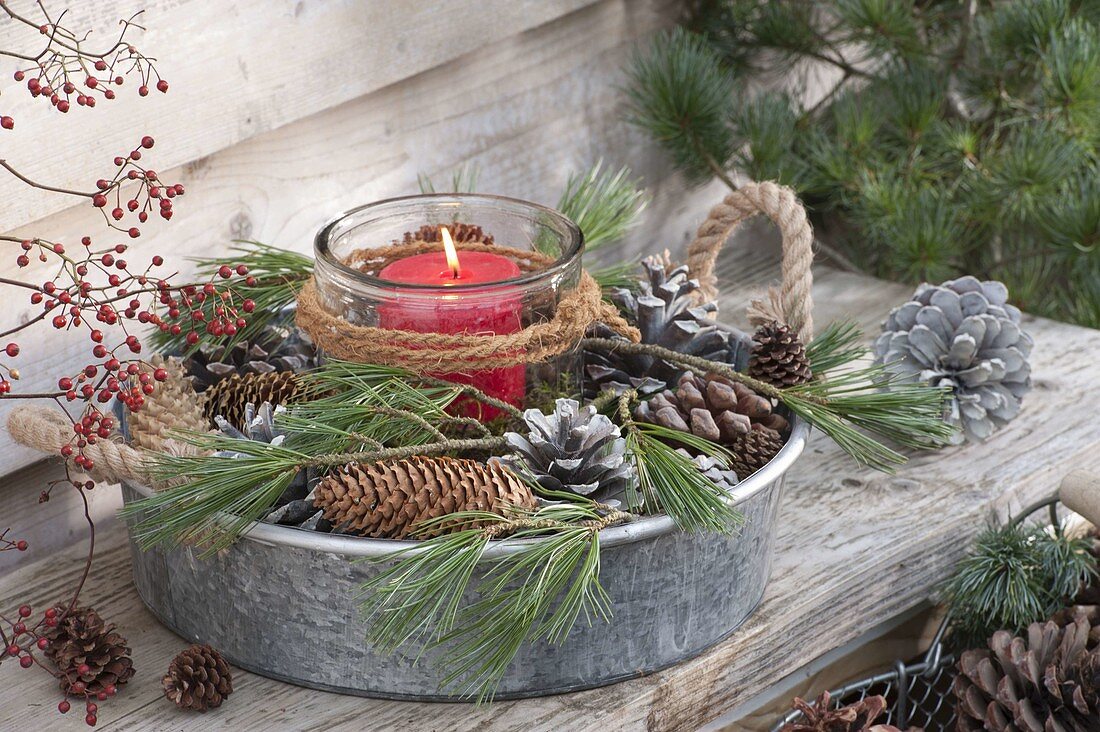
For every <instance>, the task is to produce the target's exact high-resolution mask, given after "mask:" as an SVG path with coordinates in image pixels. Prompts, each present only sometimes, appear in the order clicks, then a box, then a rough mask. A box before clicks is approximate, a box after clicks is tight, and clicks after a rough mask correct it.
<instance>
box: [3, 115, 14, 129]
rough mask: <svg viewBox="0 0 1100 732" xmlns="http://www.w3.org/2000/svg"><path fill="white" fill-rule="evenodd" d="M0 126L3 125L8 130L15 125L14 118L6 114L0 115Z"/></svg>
mask: <svg viewBox="0 0 1100 732" xmlns="http://www.w3.org/2000/svg"><path fill="white" fill-rule="evenodd" d="M0 127H3V128H4V129H5V130H10V129H12V128H13V127H15V120H14V119H12V118H11V117H7V116H4V117H0Z"/></svg>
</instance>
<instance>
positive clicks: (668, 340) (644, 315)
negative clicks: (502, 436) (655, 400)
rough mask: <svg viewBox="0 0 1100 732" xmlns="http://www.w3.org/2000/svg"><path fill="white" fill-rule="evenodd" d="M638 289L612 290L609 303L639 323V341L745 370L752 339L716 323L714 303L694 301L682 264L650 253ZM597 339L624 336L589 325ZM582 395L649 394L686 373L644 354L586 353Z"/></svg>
mask: <svg viewBox="0 0 1100 732" xmlns="http://www.w3.org/2000/svg"><path fill="white" fill-rule="evenodd" d="M642 265H643V267H644V269H645V273H644V277H643V278H642V280H641V283H640V290H639V291H638V292H637V293H634V292H632V291H631V290H628V289H622V288H620V289H616V290H613V291H612V292H611V299H612V301H613V302H614V303H615V304H616V305H617V306H618V308H619V310H620V311H622V313H623V315H624V316H625V317H626V318H627V320H629V321H630V322H631V323H633V324H634V325H636V326H637V327H638V330H639V331H640V333H641V336H642V340H641V342H642V343H649V344H654V345H658V346H662V347H664V348H668V349H670V350H673V351H676V352H678V353H685V354H689V355H693V356H699V357H701V358H706V359H709V360H711V361H717V362H719V363H725V364H730V365H732V366H733V367H734V368H736V369H739V370H741V369H744V368H745V366H746V365H747V362H748V353H749V348H750V346H751V341H750V340H749V338H748V336H746V335H744V334H743V333H738V332H736V331H733V330H731V329H725V328H722V327H719V326H718V325H717V324H716V323H715V321H714V314H715V313H716V312H717V310H718V306H717V305H716V304H715V303H713V302H709V303H704V304H702V305H694V304H693V302H692V293H694V292H695V291H696V290H698V289H699V282H698V280H693V279H689V278H688V269H687V267H686V266H683V265H681V266H678V267H671V266H670V265H669V264H668V263H667V262H666V261H665V260H664V259H662V258H658V257H649V258H647V259H646V260H645V261H644V262H643V263H642ZM592 334H593V335H594V336H596V337H599V338H611V339H622V336H620V335H618V334H617V333H615V332H614V331H613V330H611V329H610V328H609V327H607V326H605V325H603V324H597V325H595V326H593V328H592ZM584 358H585V393H586V395H587V396H589V397H593V396H595V395H596V394H597V393H598V392H599V391H601V390H604V389H611V390H614V391H625V390H627V389H636V390H638V391H639V392H640V393H641V394H643V395H645V394H649V393H653V392H655V391H660V390H661V389H664V388H667V387H668V386H670V385H672V384H674V383H675V382H676V380H677V379H678V378H679V377H680V374H682V373H683V372H684V369H682V368H680V367H679V366H677V365H675V364H672V363H669V362H668V361H665V360H663V359H659V358H655V357H653V356H649V355H645V354H624V353H617V352H609V353H604V352H595V351H591V352H585V354H584Z"/></svg>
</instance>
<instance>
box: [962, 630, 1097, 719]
mask: <svg viewBox="0 0 1100 732" xmlns="http://www.w3.org/2000/svg"><path fill="white" fill-rule="evenodd" d="M1098 622H1100V613H1098V612H1097V608H1075V609H1072V610H1070V611H1066V612H1064V613H1060V614H1059V615H1058V616H1056V617H1055V619H1054V620H1049V621H1047V622H1045V623H1032V624H1031V625H1030V626H1028V629H1027V632H1026V635H1024V636H1022V637H1021V636H1017V637H1014V636H1013V635H1012V633H1010V632H1009V631H1006V630H999V631H997V632H996V633H994V634H993V637H992V638H990V640H989V648H988V649H980V650H979V649H974V650H969V651H965V652H964V653H963V654H962V656H961V657H960V658H959V663H958V669H959V673H958V675H957V676H956V677H955V681H954V683H953V686H952V691H953V692H954V694H955V698H956V711H957V716H958V720H959V721H958V729H959V730H960V731H961V732H971V731H973V732H980V731H981V730H1016V731H1017V732H1049V731H1050V730H1066V732H1093V731H1095V730H1097V729H1100V724H1098V722H1097V720H1100V633H1098V632H1097V631H1098V630H1100V626H1098Z"/></svg>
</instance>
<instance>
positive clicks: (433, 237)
mask: <svg viewBox="0 0 1100 732" xmlns="http://www.w3.org/2000/svg"><path fill="white" fill-rule="evenodd" d="M447 231H449V232H450V233H451V239H452V240H453V241H454V242H455V243H456V244H464V243H466V242H477V243H481V244H492V243H493V237H492V235H491V234H486V233H485V232H484V231H483V230H482V228H481V227H480V226H476V225H474V224H463V223H460V222H455V223H453V224H447ZM441 240H442V237H441V235H440V233H439V227H438V226H432V225H431V224H424V225H423V226H421V227H420V228H419V229H417V230H416V231H406V232H405V237H404V243H405V244H411V243H413V242H417V241H426V242H437V241H441Z"/></svg>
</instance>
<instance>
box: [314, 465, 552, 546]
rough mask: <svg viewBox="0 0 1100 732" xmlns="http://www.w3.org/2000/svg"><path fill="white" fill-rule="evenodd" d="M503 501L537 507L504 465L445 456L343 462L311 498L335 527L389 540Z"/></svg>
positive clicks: (495, 507) (434, 533)
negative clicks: (420, 525) (422, 524)
mask: <svg viewBox="0 0 1100 732" xmlns="http://www.w3.org/2000/svg"><path fill="white" fill-rule="evenodd" d="M503 504H511V505H513V506H516V507H519V508H534V507H535V505H536V503H535V498H534V495H533V494H532V493H531V489H530V488H528V487H527V485H526V484H525V483H524V482H523V481H522V480H520V479H519V477H518V476H516V474H515V473H513V472H512V471H510V470H508V469H507V468H505V467H503V466H502V465H499V464H497V463H495V462H494V463H490V464H488V465H484V464H481V463H478V462H475V461H473V460H459V459H455V458H449V457H436V458H428V457H414V458H409V459H407V460H385V461H380V462H377V463H369V464H355V463H353V464H350V465H346V466H344V467H343V468H341V469H340V470H338V471H336V472H335V473H332V474H330V475H329V476H327V477H326V478H325V479H324V480H322V481H321V482H320V484H319V485H318V486H317V489H316V493H315V498H314V505H315V506H317V508H320V509H322V510H323V511H324V516H325V518H326V519H328V521H329V522H331V523H332V525H333V526H334V527H335V529H336V530H337V531H343V532H345V533H349V534H357V535H360V536H371V537H375V538H382V537H384V538H388V539H404V538H406V537H408V536H409V535H410V534H411V533H412V532H413V531H414V530H415V529H416V525H417V524H418V523H420V522H422V521H426V520H428V519H433V518H438V517H440V516H445V515H447V514H449V513H454V512H455V511H492V512H494V513H500V512H501V511H502V505H503ZM445 531H446V528H445V527H436V528H435V529H433V530H431V531H428V532H425V533H423V534H420V536H426V537H427V536H438V535H439V534H442V533H445Z"/></svg>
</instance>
